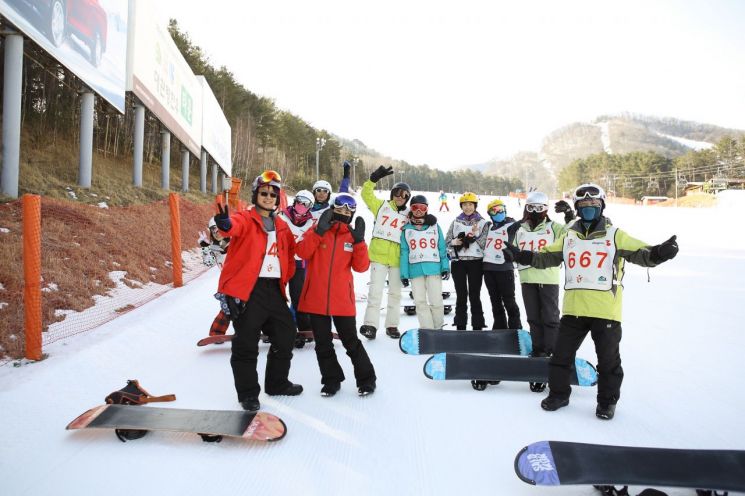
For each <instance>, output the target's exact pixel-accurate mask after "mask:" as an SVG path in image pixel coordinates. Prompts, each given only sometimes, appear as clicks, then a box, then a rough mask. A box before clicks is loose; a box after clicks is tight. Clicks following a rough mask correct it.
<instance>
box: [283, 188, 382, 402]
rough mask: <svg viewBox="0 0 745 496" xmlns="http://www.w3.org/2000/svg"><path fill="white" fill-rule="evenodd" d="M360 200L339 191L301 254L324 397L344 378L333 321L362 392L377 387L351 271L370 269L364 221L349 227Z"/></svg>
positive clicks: (305, 308) (303, 302)
mask: <svg viewBox="0 0 745 496" xmlns="http://www.w3.org/2000/svg"><path fill="white" fill-rule="evenodd" d="M356 210H357V202H356V201H355V199H354V198H353V197H352V196H350V195H347V194H340V195H336V197H335V198H334V201H333V203H332V205H331V208H329V209H327V210H326V211H325V212H324V213H323V215H321V218H320V219H319V220H318V224H317V225H316V226H315V228H314V229H312V230H310V231H308V232H307V233H305V236H304V237H303V239H302V240H301V241H300V243H298V245H297V253H298V255H300V257H301V258H303V259H305V260H307V262H308V275H307V281H306V284H305V286H304V288H303V294H302V296H301V297H300V305H299V307H298V308H299V310H300V311H301V312H304V313H306V314H308V315H309V316H310V324H311V327H312V329H313V338H314V340H315V342H316V358H317V359H318V367H319V368H320V369H321V383H322V384H323V387H322V388H321V396H334V395H335V394H336V393H337V392H338V391H339V389H340V388H341V383H342V381H344V371H343V370H342V368H341V366H340V365H339V361H338V360H337V358H336V352H335V351H334V344H333V342H332V334H331V321H332V320H333V323H334V326H335V327H336V332H337V334H339V338H340V339H341V343H342V345H343V346H344V348H345V349H346V350H347V355H349V358H350V359H351V360H352V365H353V366H354V377H355V379H356V381H357V388H358V389H357V393H358V394H359V395H360V396H367V395H369V394H372V393H373V392H374V391H375V383H376V377H375V369H374V368H373V365H372V363H371V362H370V358H369V357H368V355H367V352H366V351H365V347H364V346H363V345H362V341H360V339H359V338H358V337H357V324H356V322H355V315H356V313H357V309H356V304H355V296H354V278H353V276H352V271H353V270H354V271H355V272H365V271H366V270H367V269H368V267H369V266H370V259H369V258H368V254H367V245H366V244H365V221H364V219H362V217H357V220H356V222H355V224H354V228H351V227H350V223H351V222H352V217H353V216H354V212H355V211H356Z"/></svg>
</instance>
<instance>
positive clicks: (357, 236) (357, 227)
mask: <svg viewBox="0 0 745 496" xmlns="http://www.w3.org/2000/svg"><path fill="white" fill-rule="evenodd" d="M349 232H350V233H352V239H354V244H357V243H362V242H363V241H365V219H363V218H362V217H357V220H355V221H354V229H352V228H351V227H350V228H349Z"/></svg>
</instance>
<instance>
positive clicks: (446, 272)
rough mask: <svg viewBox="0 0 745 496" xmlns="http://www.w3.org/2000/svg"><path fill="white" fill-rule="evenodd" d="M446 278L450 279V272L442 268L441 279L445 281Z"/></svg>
mask: <svg viewBox="0 0 745 496" xmlns="http://www.w3.org/2000/svg"><path fill="white" fill-rule="evenodd" d="M448 279H450V272H448V271H447V270H443V271H442V280H443V281H447V280H448Z"/></svg>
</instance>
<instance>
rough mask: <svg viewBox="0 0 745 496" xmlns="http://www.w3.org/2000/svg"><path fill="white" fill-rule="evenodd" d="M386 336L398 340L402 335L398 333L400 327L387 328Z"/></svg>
mask: <svg viewBox="0 0 745 496" xmlns="http://www.w3.org/2000/svg"><path fill="white" fill-rule="evenodd" d="M385 334H386V335H387V336H388V337H389V338H391V339H398V338H400V337H401V333H400V332H398V327H386V329H385Z"/></svg>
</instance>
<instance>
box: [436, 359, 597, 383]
mask: <svg viewBox="0 0 745 496" xmlns="http://www.w3.org/2000/svg"><path fill="white" fill-rule="evenodd" d="M549 360H550V358H547V357H518V356H508V355H507V356H504V355H500V356H487V355H463V354H457V353H438V354H437V355H434V356H432V357H431V358H429V359H428V360H427V361H426V362H425V363H424V375H426V376H427V377H428V378H430V379H432V380H435V381H443V380H482V381H516V382H548V364H549ZM574 364H575V370H576V373H575V374H572V378H571V384H573V385H575V386H594V385H595V384H597V380H598V375H597V371H596V369H595V367H593V365H592V364H591V363H589V362H588V361H587V360H584V359H582V358H577V359H575V362H574Z"/></svg>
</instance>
